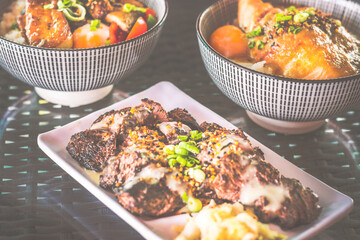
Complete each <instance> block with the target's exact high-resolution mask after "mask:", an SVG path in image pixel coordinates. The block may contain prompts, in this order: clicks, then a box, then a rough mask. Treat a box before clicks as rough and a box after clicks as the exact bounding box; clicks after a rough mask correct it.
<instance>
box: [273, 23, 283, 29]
mask: <svg viewBox="0 0 360 240" xmlns="http://www.w3.org/2000/svg"><path fill="white" fill-rule="evenodd" d="M274 26H275V27H276V28H281V26H282V25H281V24H280V23H275V25H274Z"/></svg>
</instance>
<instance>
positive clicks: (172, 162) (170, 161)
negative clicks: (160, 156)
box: [169, 158, 177, 167]
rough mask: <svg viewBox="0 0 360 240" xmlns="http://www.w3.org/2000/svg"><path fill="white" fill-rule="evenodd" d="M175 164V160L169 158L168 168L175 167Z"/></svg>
mask: <svg viewBox="0 0 360 240" xmlns="http://www.w3.org/2000/svg"><path fill="white" fill-rule="evenodd" d="M176 163H177V161H176V158H171V159H170V160H169V166H170V167H175V165H176Z"/></svg>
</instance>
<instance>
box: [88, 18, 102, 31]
mask: <svg viewBox="0 0 360 240" xmlns="http://www.w3.org/2000/svg"><path fill="white" fill-rule="evenodd" d="M100 23H101V20H99V19H95V20H91V23H90V31H96V30H97V29H98V28H99V27H100Z"/></svg>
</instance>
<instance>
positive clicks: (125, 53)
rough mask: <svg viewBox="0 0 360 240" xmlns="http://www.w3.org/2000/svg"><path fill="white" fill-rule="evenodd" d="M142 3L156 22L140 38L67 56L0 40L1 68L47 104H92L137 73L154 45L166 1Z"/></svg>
mask: <svg viewBox="0 0 360 240" xmlns="http://www.w3.org/2000/svg"><path fill="white" fill-rule="evenodd" d="M11 2H12V1H11V0H5V1H1V3H0V9H7V7H8V6H9V5H10V3H11ZM143 2H144V3H145V4H146V5H147V6H149V7H150V8H152V9H154V11H155V12H156V14H157V17H158V22H157V24H156V25H155V26H154V27H153V28H152V29H150V30H149V31H147V32H146V33H145V34H143V35H141V36H139V37H136V38H134V39H131V40H129V41H125V42H122V43H118V44H114V45H110V46H105V47H98V48H89V49H66V50H65V49H63V50H61V49H50V48H38V47H32V46H28V45H22V44H18V43H15V42H12V41H9V40H7V39H5V38H3V37H0V65H1V66H2V67H3V68H4V69H5V70H6V71H7V72H9V73H10V74H11V75H13V76H14V77H15V78H17V79H19V80H21V81H23V82H25V83H27V84H30V85H32V86H34V87H35V90H36V92H37V93H38V94H39V95H40V96H41V97H43V98H44V99H46V100H49V101H50V102H53V103H58V104H62V105H72V106H78V105H84V104H89V103H92V102H95V101H97V100H99V99H101V98H103V97H105V96H106V95H107V94H109V93H110V92H111V90H112V88H113V86H114V85H115V84H116V83H118V82H119V81H121V80H122V79H124V78H125V77H127V76H128V75H129V74H131V73H132V72H134V71H135V70H136V69H137V68H138V67H140V66H141V65H142V64H143V63H144V62H145V61H146V60H147V59H148V57H149V56H150V54H151V52H152V50H153V49H154V47H155V45H156V43H157V41H158V38H159V36H160V32H161V30H162V28H163V25H164V22H165V19H166V17H167V13H168V4H167V0H143ZM1 15H2V13H1Z"/></svg>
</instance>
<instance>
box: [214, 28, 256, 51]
mask: <svg viewBox="0 0 360 240" xmlns="http://www.w3.org/2000/svg"><path fill="white" fill-rule="evenodd" d="M209 44H210V46H211V47H213V48H214V49H215V50H216V51H217V52H219V53H220V54H221V55H224V56H225V57H227V58H231V57H236V56H245V55H246V54H247V53H248V51H249V50H248V49H249V47H248V40H247V39H246V34H245V33H243V32H242V31H241V30H240V28H238V27H236V26H233V25H225V26H222V27H219V28H218V29H216V30H215V31H214V32H213V33H212V34H211V36H210V39H209Z"/></svg>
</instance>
